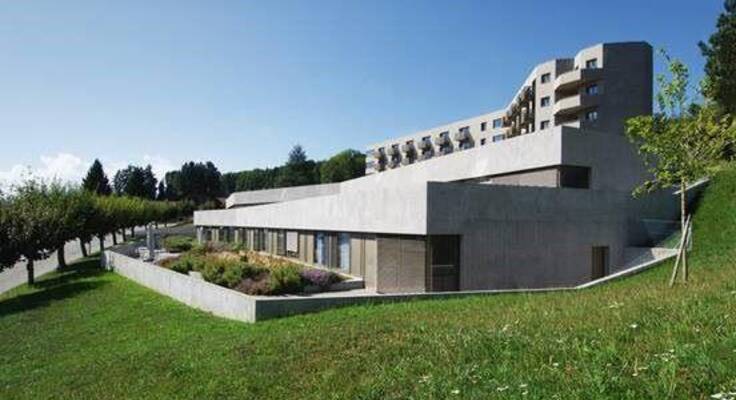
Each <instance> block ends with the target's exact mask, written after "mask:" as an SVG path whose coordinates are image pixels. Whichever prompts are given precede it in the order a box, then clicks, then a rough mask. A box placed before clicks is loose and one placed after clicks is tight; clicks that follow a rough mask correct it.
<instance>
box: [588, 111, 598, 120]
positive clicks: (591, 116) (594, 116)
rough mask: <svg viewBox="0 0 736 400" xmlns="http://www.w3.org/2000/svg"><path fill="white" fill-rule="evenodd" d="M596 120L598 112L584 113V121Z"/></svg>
mask: <svg viewBox="0 0 736 400" xmlns="http://www.w3.org/2000/svg"><path fill="white" fill-rule="evenodd" d="M597 119H598V111H595V110H593V111H588V112H586V113H585V120H586V121H596V120H597Z"/></svg>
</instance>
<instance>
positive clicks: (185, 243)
mask: <svg viewBox="0 0 736 400" xmlns="http://www.w3.org/2000/svg"><path fill="white" fill-rule="evenodd" d="M192 246H194V239H193V238H191V237H189V236H181V235H174V236H169V237H167V238H166V239H164V248H165V249H166V251H168V252H171V253H182V252H185V251H189V250H191V249H192Z"/></svg>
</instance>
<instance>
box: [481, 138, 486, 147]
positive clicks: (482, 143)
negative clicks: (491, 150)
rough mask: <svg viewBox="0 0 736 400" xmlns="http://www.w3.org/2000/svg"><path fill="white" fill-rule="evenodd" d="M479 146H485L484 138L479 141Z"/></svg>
mask: <svg viewBox="0 0 736 400" xmlns="http://www.w3.org/2000/svg"><path fill="white" fill-rule="evenodd" d="M480 145H481V146H485V145H486V138H483V139H481V140H480Z"/></svg>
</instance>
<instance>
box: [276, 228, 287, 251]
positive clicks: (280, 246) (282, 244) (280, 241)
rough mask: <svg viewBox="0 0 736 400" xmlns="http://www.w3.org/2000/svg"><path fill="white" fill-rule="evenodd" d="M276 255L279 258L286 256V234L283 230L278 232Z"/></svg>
mask: <svg viewBox="0 0 736 400" xmlns="http://www.w3.org/2000/svg"><path fill="white" fill-rule="evenodd" d="M276 254H277V255H279V256H285V255H286V232H284V231H283V230H281V229H279V230H278V231H276Z"/></svg>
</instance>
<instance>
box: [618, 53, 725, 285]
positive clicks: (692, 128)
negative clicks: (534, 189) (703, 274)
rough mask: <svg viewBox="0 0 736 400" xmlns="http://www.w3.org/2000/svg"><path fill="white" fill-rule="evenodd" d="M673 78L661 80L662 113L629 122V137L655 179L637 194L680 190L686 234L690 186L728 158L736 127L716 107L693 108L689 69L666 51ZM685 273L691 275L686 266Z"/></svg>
mask: <svg viewBox="0 0 736 400" xmlns="http://www.w3.org/2000/svg"><path fill="white" fill-rule="evenodd" d="M663 56H664V58H665V60H666V61H667V67H668V71H669V74H670V77H669V78H668V77H667V76H665V75H660V76H658V77H657V83H658V86H659V93H658V94H657V103H658V105H659V110H658V112H657V113H656V114H654V115H651V116H639V117H635V118H632V119H629V120H628V121H627V122H626V132H627V134H628V136H629V138H630V139H631V140H632V142H634V143H635V144H636V146H637V147H638V149H639V154H640V155H641V156H642V158H643V160H644V162H645V164H646V165H647V168H648V170H649V172H650V174H651V179H649V180H647V181H646V182H644V183H643V184H642V185H641V186H640V187H639V188H637V189H636V191H635V194H639V193H642V192H646V191H650V190H654V189H657V188H670V187H673V186H676V187H679V188H680V224H681V228H682V232H683V234H685V229H686V226H685V225H686V218H687V217H686V216H687V208H686V207H687V203H686V196H687V193H686V188H687V186H688V184H690V183H693V182H695V181H696V180H698V179H700V178H703V177H706V176H709V175H710V174H711V173H712V172H713V171H714V170H715V169H716V168H717V166H718V164H719V163H720V161H721V160H722V158H723V154H724V151H725V149H726V148H727V146H728V145H729V144H730V143H732V142H733V141H734V138H735V137H736V125H734V124H733V122H732V121H731V119H730V118H729V117H728V116H723V115H722V114H720V113H719V112H717V110H716V108H715V107H714V106H713V104H712V103H709V102H706V104H705V105H703V106H693V105H691V104H690V102H689V99H688V95H687V91H688V86H689V82H690V80H689V79H690V78H689V72H688V69H687V67H686V66H685V65H684V64H683V63H682V62H680V61H679V60H677V59H673V58H671V57H669V56H668V55H667V54H666V53H665V52H663ZM683 270H684V271H685V275H684V276H686V271H687V266H686V261H684V266H683Z"/></svg>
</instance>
